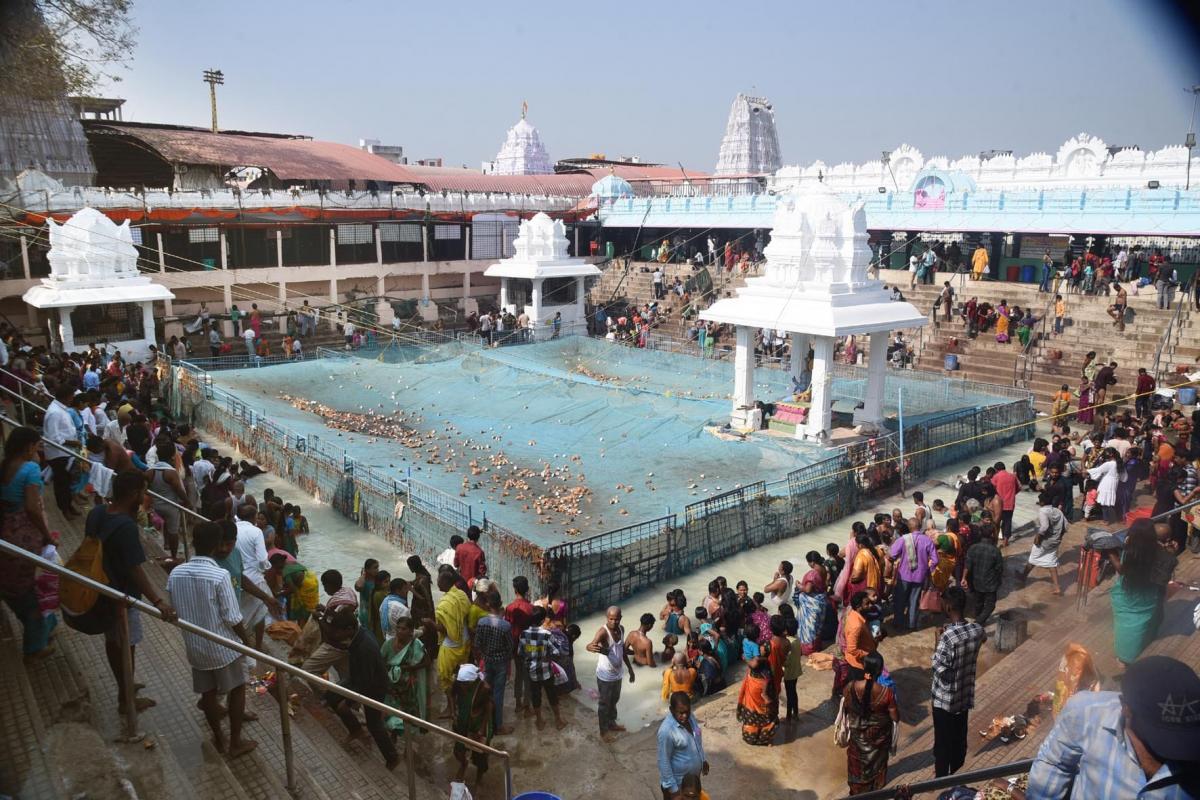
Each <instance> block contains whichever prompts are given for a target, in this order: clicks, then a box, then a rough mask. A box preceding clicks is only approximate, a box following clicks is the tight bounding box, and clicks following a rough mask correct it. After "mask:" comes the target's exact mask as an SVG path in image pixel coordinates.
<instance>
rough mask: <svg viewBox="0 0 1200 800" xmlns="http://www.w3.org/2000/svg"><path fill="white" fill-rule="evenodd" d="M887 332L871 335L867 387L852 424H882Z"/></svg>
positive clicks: (875, 332)
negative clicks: (861, 404)
mask: <svg viewBox="0 0 1200 800" xmlns="http://www.w3.org/2000/svg"><path fill="white" fill-rule="evenodd" d="M887 347H888V332H887V331H874V332H873V333H872V334H871V352H870V353H869V354H868V360H867V387H866V390H865V392H864V394H863V407H862V408H860V409H858V410H857V411H855V412H854V423H855V424H856V425H862V424H864V423H866V424H868V425H876V426H881V425H882V424H883V390H884V382H885V381H886V379H887Z"/></svg>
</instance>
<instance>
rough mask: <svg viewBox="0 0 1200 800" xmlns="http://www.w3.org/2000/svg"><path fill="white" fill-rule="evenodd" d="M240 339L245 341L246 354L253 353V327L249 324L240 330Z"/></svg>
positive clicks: (250, 354)
mask: <svg viewBox="0 0 1200 800" xmlns="http://www.w3.org/2000/svg"><path fill="white" fill-rule="evenodd" d="M242 341H244V342H245V343H246V355H248V356H252V355H254V328H251V327H250V326H249V325H247V326H246V329H245V330H244V331H242Z"/></svg>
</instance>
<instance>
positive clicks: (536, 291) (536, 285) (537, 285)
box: [529, 278, 545, 325]
mask: <svg viewBox="0 0 1200 800" xmlns="http://www.w3.org/2000/svg"><path fill="white" fill-rule="evenodd" d="M532 283H533V292H532V294H530V297H529V303H530V305H532V306H533V314H532V315H531V319H530V324H532V325H541V324H542V323H543V322H545V320H544V319H542V279H541V278H536V279H535V280H533V281H532Z"/></svg>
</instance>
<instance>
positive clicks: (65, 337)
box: [58, 306, 75, 353]
mask: <svg viewBox="0 0 1200 800" xmlns="http://www.w3.org/2000/svg"><path fill="white" fill-rule="evenodd" d="M74 310H75V306H63V307H61V308H59V309H58V341H59V342H60V343H61V344H62V352H64V353H70V352H71V351H72V350H74V349H75V329H74V328H72V327H71V312H72V311H74Z"/></svg>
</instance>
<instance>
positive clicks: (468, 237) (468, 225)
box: [463, 222, 471, 261]
mask: <svg viewBox="0 0 1200 800" xmlns="http://www.w3.org/2000/svg"><path fill="white" fill-rule="evenodd" d="M463 227H464V228H466V237H467V252H466V257H467V261H470V260H471V223H469V222H468V223H467V224H466V225H464V226H463Z"/></svg>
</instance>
